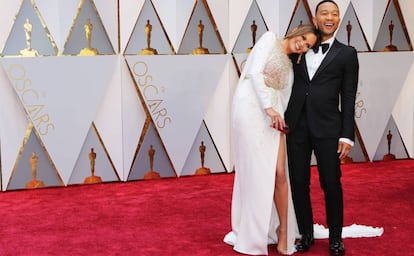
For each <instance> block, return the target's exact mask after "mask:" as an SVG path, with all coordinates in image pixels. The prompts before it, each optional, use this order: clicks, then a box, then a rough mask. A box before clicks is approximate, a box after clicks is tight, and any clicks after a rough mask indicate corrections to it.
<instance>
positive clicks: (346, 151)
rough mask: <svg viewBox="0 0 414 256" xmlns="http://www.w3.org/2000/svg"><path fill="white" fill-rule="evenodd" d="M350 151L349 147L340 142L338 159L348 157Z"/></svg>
mask: <svg viewBox="0 0 414 256" xmlns="http://www.w3.org/2000/svg"><path fill="white" fill-rule="evenodd" d="M350 151H351V145H349V144H348V143H346V142H343V141H340V142H339V143H338V151H337V153H338V154H339V159H344V158H345V157H347V156H348V154H349V152H350Z"/></svg>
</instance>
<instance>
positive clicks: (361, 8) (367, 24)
mask: <svg viewBox="0 0 414 256" xmlns="http://www.w3.org/2000/svg"><path fill="white" fill-rule="evenodd" d="M374 1H375V2H377V1H376V0H352V1H351V3H352V5H353V6H354V10H355V13H356V16H357V17H358V21H359V23H360V25H361V28H362V31H363V32H364V34H365V37H366V39H367V41H368V44H369V46H370V48H371V49H372V46H373V45H374V42H375V38H376V36H374V32H373V26H374V25H373V23H374V13H376V12H377V11H376V10H374ZM384 8H385V7H384ZM381 11H382V10H381ZM345 22H346V21H345ZM375 35H376V32H375Z"/></svg>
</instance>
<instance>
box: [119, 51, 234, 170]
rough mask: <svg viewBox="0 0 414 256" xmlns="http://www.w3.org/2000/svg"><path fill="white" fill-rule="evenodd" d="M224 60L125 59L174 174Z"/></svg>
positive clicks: (208, 57) (215, 57)
mask: <svg viewBox="0 0 414 256" xmlns="http://www.w3.org/2000/svg"><path fill="white" fill-rule="evenodd" d="M227 60H228V57H227V56H226V55H201V56H198V55H197V56H192V55H190V56H181V55H177V56H127V61H128V65H129V67H130V68H131V70H132V72H133V75H134V78H135V81H136V83H137V85H138V89H139V90H140V92H141V95H142V96H143V98H144V100H145V102H146V105H147V108H148V111H149V113H150V114H151V117H152V120H153V122H154V124H155V126H156V128H157V129H158V132H159V134H160V137H161V139H162V141H163V142H164V144H165V148H166V150H167V152H168V154H169V156H170V158H171V161H172V162H173V165H174V167H175V170H176V172H177V175H179V174H180V173H181V169H182V167H183V165H184V162H185V159H186V158H187V155H188V153H189V151H190V149H191V146H192V144H193V141H194V137H195V136H196V134H197V132H198V129H199V127H200V124H201V122H202V120H203V118H204V116H205V113H206V111H207V107H208V105H209V102H210V100H211V97H212V96H213V95H214V91H215V88H216V87H217V84H218V81H219V79H220V77H221V76H222V73H223V69H224V65H225V63H226V62H227Z"/></svg>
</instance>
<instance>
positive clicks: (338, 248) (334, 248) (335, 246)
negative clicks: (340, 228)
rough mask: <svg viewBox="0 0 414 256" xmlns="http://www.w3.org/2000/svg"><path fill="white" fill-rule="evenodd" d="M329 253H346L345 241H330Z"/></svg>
mask: <svg viewBox="0 0 414 256" xmlns="http://www.w3.org/2000/svg"><path fill="white" fill-rule="evenodd" d="M329 253H330V254H331V255H335V256H336V255H345V247H344V243H342V242H341V241H336V242H330V243H329Z"/></svg>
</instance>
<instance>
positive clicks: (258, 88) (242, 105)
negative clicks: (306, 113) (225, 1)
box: [224, 32, 298, 255]
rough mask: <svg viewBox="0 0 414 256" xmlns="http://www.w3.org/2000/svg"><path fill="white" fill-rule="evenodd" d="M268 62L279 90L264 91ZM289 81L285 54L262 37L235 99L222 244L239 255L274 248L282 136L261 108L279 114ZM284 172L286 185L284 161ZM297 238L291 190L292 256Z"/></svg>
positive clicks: (269, 36) (270, 36)
mask: <svg viewBox="0 0 414 256" xmlns="http://www.w3.org/2000/svg"><path fill="white" fill-rule="evenodd" d="M270 61H271V62H272V64H273V66H272V67H273V68H276V71H278V72H279V73H280V72H282V73H281V74H279V75H277V74H276V76H278V77H276V78H277V79H276V82H279V83H282V87H284V88H282V89H280V88H278V89H274V88H272V87H269V86H266V84H268V83H267V80H266V77H265V76H264V75H263V73H264V70H265V66H266V64H267V63H269V62H270ZM266 67H267V66H266ZM274 74H275V73H273V78H275V76H274ZM271 82H275V81H271ZM292 82H293V71H292V67H291V62H290V60H289V58H288V57H287V56H286V55H285V54H284V53H283V51H282V49H281V47H280V44H279V41H278V39H277V38H276V36H275V34H274V33H272V32H266V33H265V34H264V35H263V36H262V37H261V38H260V40H259V41H258V42H257V44H256V45H255V47H254V48H253V50H252V52H251V53H250V55H249V58H248V60H247V62H246V65H245V66H244V69H243V72H242V74H241V77H240V81H239V84H238V85H237V89H236V92H235V94H234V96H233V106H232V146H233V152H234V159H235V179H234V187H233V195H232V206H231V223H232V231H231V232H230V233H228V234H227V235H226V236H225V237H224V242H226V243H227V244H230V245H232V246H233V248H234V250H236V251H237V252H240V253H244V254H250V255H267V254H268V244H271V243H277V236H276V228H277V227H278V225H279V218H278V215H277V212H276V208H275V205H274V202H273V192H274V188H275V179H276V162H277V155H278V149H279V143H285V141H280V132H279V131H277V130H275V129H272V128H271V127H270V123H271V120H270V118H269V117H268V116H267V115H266V113H265V111H264V109H265V108H267V107H270V106H271V107H273V108H274V109H275V110H276V111H278V112H279V113H280V114H282V115H283V113H284V111H285V109H286V106H287V103H288V100H289V97H290V93H291V88H292ZM275 86H276V87H277V86H280V84H279V85H277V84H276V85H275ZM275 86H274V87H275ZM286 170H287V173H286V178H287V179H288V183H289V174H288V167H287V161H286ZM296 238H298V228H297V223H296V217H295V213H294V209H293V203H292V198H291V191H290V185H289V198H288V252H289V253H290V254H293V253H294V252H295V246H294V243H295V239H296Z"/></svg>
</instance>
